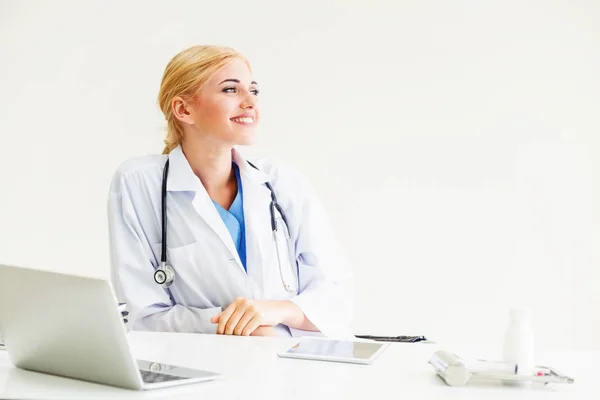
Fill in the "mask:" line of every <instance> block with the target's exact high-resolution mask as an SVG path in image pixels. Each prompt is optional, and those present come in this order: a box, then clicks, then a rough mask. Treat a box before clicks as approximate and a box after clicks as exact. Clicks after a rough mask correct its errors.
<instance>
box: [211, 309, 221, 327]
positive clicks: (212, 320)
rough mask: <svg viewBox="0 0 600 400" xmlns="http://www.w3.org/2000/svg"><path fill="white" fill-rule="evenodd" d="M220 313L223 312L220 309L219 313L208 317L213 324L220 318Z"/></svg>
mask: <svg viewBox="0 0 600 400" xmlns="http://www.w3.org/2000/svg"><path fill="white" fill-rule="evenodd" d="M221 314H223V311H221V312H220V313H218V314H217V315H215V316H213V317H212V318H211V319H210V322H212V323H213V324H216V323H217V322H219V318H221Z"/></svg>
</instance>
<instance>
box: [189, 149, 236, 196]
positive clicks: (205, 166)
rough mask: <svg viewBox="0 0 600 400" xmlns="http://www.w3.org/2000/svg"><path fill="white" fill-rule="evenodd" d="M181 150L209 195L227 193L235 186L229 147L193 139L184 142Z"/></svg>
mask: <svg viewBox="0 0 600 400" xmlns="http://www.w3.org/2000/svg"><path fill="white" fill-rule="evenodd" d="M181 149H182V150H183V154H184V155H185V158H186V159H187V161H188V163H189V164H190V167H191V168H192V171H193V172H194V174H195V175H196V176H197V177H198V178H199V179H200V181H201V182H202V185H204V188H205V189H206V191H207V192H208V193H209V195H212V194H218V193H222V192H223V191H227V190H228V189H229V188H231V186H232V185H235V184H236V180H235V171H234V170H233V168H232V167H231V148H230V147H222V146H217V145H215V144H214V143H213V144H211V143H207V142H206V141H202V140H200V139H196V138H193V139H187V140H184V141H183V142H182V143H181ZM211 197H212V196H211Z"/></svg>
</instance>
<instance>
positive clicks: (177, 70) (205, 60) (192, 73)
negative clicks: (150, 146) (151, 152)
mask: <svg viewBox="0 0 600 400" xmlns="http://www.w3.org/2000/svg"><path fill="white" fill-rule="evenodd" d="M235 58H240V59H242V60H243V61H244V62H245V63H246V64H247V65H248V68H250V63H249V62H248V60H247V59H246V57H244V56H243V55H242V54H240V53H239V52H238V51H236V50H234V49H232V48H229V47H223V46H214V45H206V46H194V47H190V48H189V49H186V50H183V51H182V52H180V53H178V54H177V55H175V57H173V58H172V59H171V61H169V64H167V67H166V68H165V71H164V73H163V77H162V81H161V84H160V91H159V93H158V105H159V107H160V109H161V110H162V112H163V114H164V116H165V119H166V120H167V138H166V139H165V148H164V149H163V154H169V153H170V152H171V150H173V149H174V148H175V147H177V146H178V145H179V144H180V143H181V141H182V140H183V130H182V128H181V125H180V124H179V121H178V120H177V118H175V116H174V115H173V109H172V108H171V103H172V102H173V99H174V98H175V97H177V96H181V97H183V98H191V97H192V96H193V94H194V93H195V92H196V91H198V90H199V89H201V88H202V87H203V86H204V85H205V84H206V82H208V81H209V80H210V78H212V76H213V75H214V74H215V73H216V72H217V71H218V70H219V69H220V68H221V67H223V66H224V65H226V64H227V63H229V62H230V61H232V60H233V59H235Z"/></svg>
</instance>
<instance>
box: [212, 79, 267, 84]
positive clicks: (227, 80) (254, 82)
mask: <svg viewBox="0 0 600 400" xmlns="http://www.w3.org/2000/svg"><path fill="white" fill-rule="evenodd" d="M225 82H235V83H240V80H239V79H225V80H224V81H223V82H221V83H219V85H221V84H223V83H225ZM250 84H251V85H258V83H256V81H252V82H250Z"/></svg>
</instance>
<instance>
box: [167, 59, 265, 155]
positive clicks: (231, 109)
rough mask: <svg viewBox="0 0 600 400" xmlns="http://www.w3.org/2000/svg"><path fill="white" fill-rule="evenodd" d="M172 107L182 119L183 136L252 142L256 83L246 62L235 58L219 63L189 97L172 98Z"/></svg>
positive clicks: (218, 142)
mask: <svg viewBox="0 0 600 400" xmlns="http://www.w3.org/2000/svg"><path fill="white" fill-rule="evenodd" d="M173 110H174V113H175V115H176V116H177V118H178V119H179V120H180V121H181V122H183V128H184V140H186V137H188V136H189V135H194V136H195V135H200V136H201V137H202V139H207V140H210V142H213V143H214V144H216V145H218V146H219V147H221V146H223V147H232V146H234V145H236V144H239V145H248V144H252V143H253V141H254V136H255V130H256V127H257V126H258V122H259V120H260V112H259V108H258V86H257V83H256V82H255V81H254V78H253V77H252V72H251V71H250V69H249V67H248V65H247V64H246V63H245V62H244V61H243V60H241V59H238V58H236V59H233V60H232V61H231V62H229V63H228V64H226V65H225V66H223V67H221V68H220V69H219V70H218V71H217V72H216V73H215V74H214V75H213V76H212V77H211V78H210V79H209V80H208V82H207V83H206V84H205V85H204V86H203V87H202V88H201V89H200V90H198V91H197V92H196V93H195V95H194V96H193V97H192V99H190V100H188V101H185V100H183V99H181V98H180V97H177V98H175V99H174V100H173Z"/></svg>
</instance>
